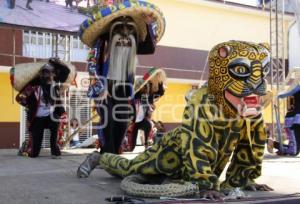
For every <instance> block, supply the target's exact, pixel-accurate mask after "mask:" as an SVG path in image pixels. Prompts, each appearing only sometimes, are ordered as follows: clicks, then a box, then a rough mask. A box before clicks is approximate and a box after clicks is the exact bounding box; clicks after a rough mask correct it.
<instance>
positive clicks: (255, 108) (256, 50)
mask: <svg viewBox="0 0 300 204" xmlns="http://www.w3.org/2000/svg"><path fill="white" fill-rule="evenodd" d="M269 64H270V57H269V49H268V45H267V44H255V43H250V42H243V41H228V42H224V43H220V44H218V45H216V46H215V47H214V48H213V49H212V50H211V51H210V53H209V79H208V89H209V93H210V94H211V95H212V96H213V98H214V101H215V103H216V105H217V106H218V107H219V108H221V109H222V111H223V113H224V115H225V117H229V118H234V117H237V116H241V117H253V116H256V115H259V114H260V112H261V111H260V110H261V96H263V95H265V94H266V80H265V77H266V75H267V74H268V72H269V70H270V68H269V67H270V65H269Z"/></svg>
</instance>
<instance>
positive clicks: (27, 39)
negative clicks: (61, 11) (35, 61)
mask: <svg viewBox="0 0 300 204" xmlns="http://www.w3.org/2000/svg"><path fill="white" fill-rule="evenodd" d="M56 36H57V37H58V41H56ZM56 42H58V45H57V46H55V44H56ZM56 47H57V54H58V56H59V57H60V58H61V59H63V60H66V61H68V60H69V59H70V60H71V61H78V62H85V61H86V58H87V55H88V50H89V49H88V47H87V46H85V45H84V44H83V43H82V42H81V41H80V39H79V37H78V36H68V35H60V34H52V33H47V32H36V31H30V30H29V31H23V56H26V57H35V58H44V59H45V58H49V57H52V56H54V55H55V53H56V50H55V49H56Z"/></svg>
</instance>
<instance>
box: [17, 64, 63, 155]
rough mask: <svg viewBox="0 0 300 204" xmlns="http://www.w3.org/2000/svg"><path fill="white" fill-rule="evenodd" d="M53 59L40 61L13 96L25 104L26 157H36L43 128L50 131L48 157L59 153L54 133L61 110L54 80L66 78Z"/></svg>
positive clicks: (21, 103) (55, 133) (58, 93)
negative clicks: (33, 74)
mask: <svg viewBox="0 0 300 204" xmlns="http://www.w3.org/2000/svg"><path fill="white" fill-rule="evenodd" d="M59 64H60V65H62V64H61V63H60V62H59V61H58V60H57V59H50V60H49V61H48V63H46V64H44V65H43V66H42V67H41V68H40V70H39V72H38V76H36V77H35V78H34V79H33V80H31V82H30V83H28V84H27V85H26V86H25V87H24V88H23V89H22V90H21V91H20V92H19V94H18V95H17V96H16V101H17V102H18V103H19V104H20V105H22V106H24V107H26V111H27V115H28V117H27V120H28V123H29V134H30V140H29V141H28V143H29V144H27V145H28V146H29V147H27V148H28V154H29V155H28V156H30V157H38V156H39V153H40V150H41V145H42V141H43V133H44V129H46V128H48V129H50V132H51V137H50V147H51V155H52V158H59V156H60V155H61V152H60V149H59V146H58V145H57V132H58V126H59V118H60V116H61V115H62V114H63V113H64V112H65V110H64V108H63V106H62V105H61V104H62V102H61V100H60V89H59V87H58V86H56V85H55V82H59V81H61V79H62V78H66V75H68V74H67V72H68V70H67V69H66V67H64V68H63V69H60V68H61V67H59V68H58V67H57V65H59Z"/></svg>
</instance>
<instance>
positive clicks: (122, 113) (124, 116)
mask: <svg viewBox="0 0 300 204" xmlns="http://www.w3.org/2000/svg"><path fill="white" fill-rule="evenodd" d="M129 88H130V87H124V86H117V85H114V84H110V85H109V93H112V89H115V90H114V91H115V95H116V96H117V97H118V98H117V97H113V96H108V97H107V100H105V102H104V103H103V105H104V106H105V109H106V113H105V111H104V110H103V108H101V109H100V110H99V114H100V118H101V120H102V122H101V123H102V125H103V124H105V126H104V127H103V129H102V131H103V136H104V141H105V142H104V145H103V146H102V148H101V153H104V152H106V153H113V154H119V152H120V147H121V144H122V141H123V139H124V136H125V133H126V129H127V127H128V123H129V121H130V120H132V117H133V106H132V105H130V103H129V100H128V96H129V95H130V93H129V92H130V91H129ZM111 95H114V94H111Z"/></svg>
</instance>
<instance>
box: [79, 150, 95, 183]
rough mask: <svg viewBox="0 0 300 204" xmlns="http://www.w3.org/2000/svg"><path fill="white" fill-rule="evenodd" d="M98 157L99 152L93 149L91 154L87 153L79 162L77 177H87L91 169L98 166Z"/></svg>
mask: <svg viewBox="0 0 300 204" xmlns="http://www.w3.org/2000/svg"><path fill="white" fill-rule="evenodd" d="M99 159H100V153H99V152H97V151H95V152H93V153H92V154H90V155H88V156H87V157H86V159H85V160H84V161H83V162H82V164H80V166H79V167H78V169H77V177H78V178H87V177H89V175H90V173H91V172H92V170H93V169H94V168H95V167H96V166H98V164H99Z"/></svg>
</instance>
